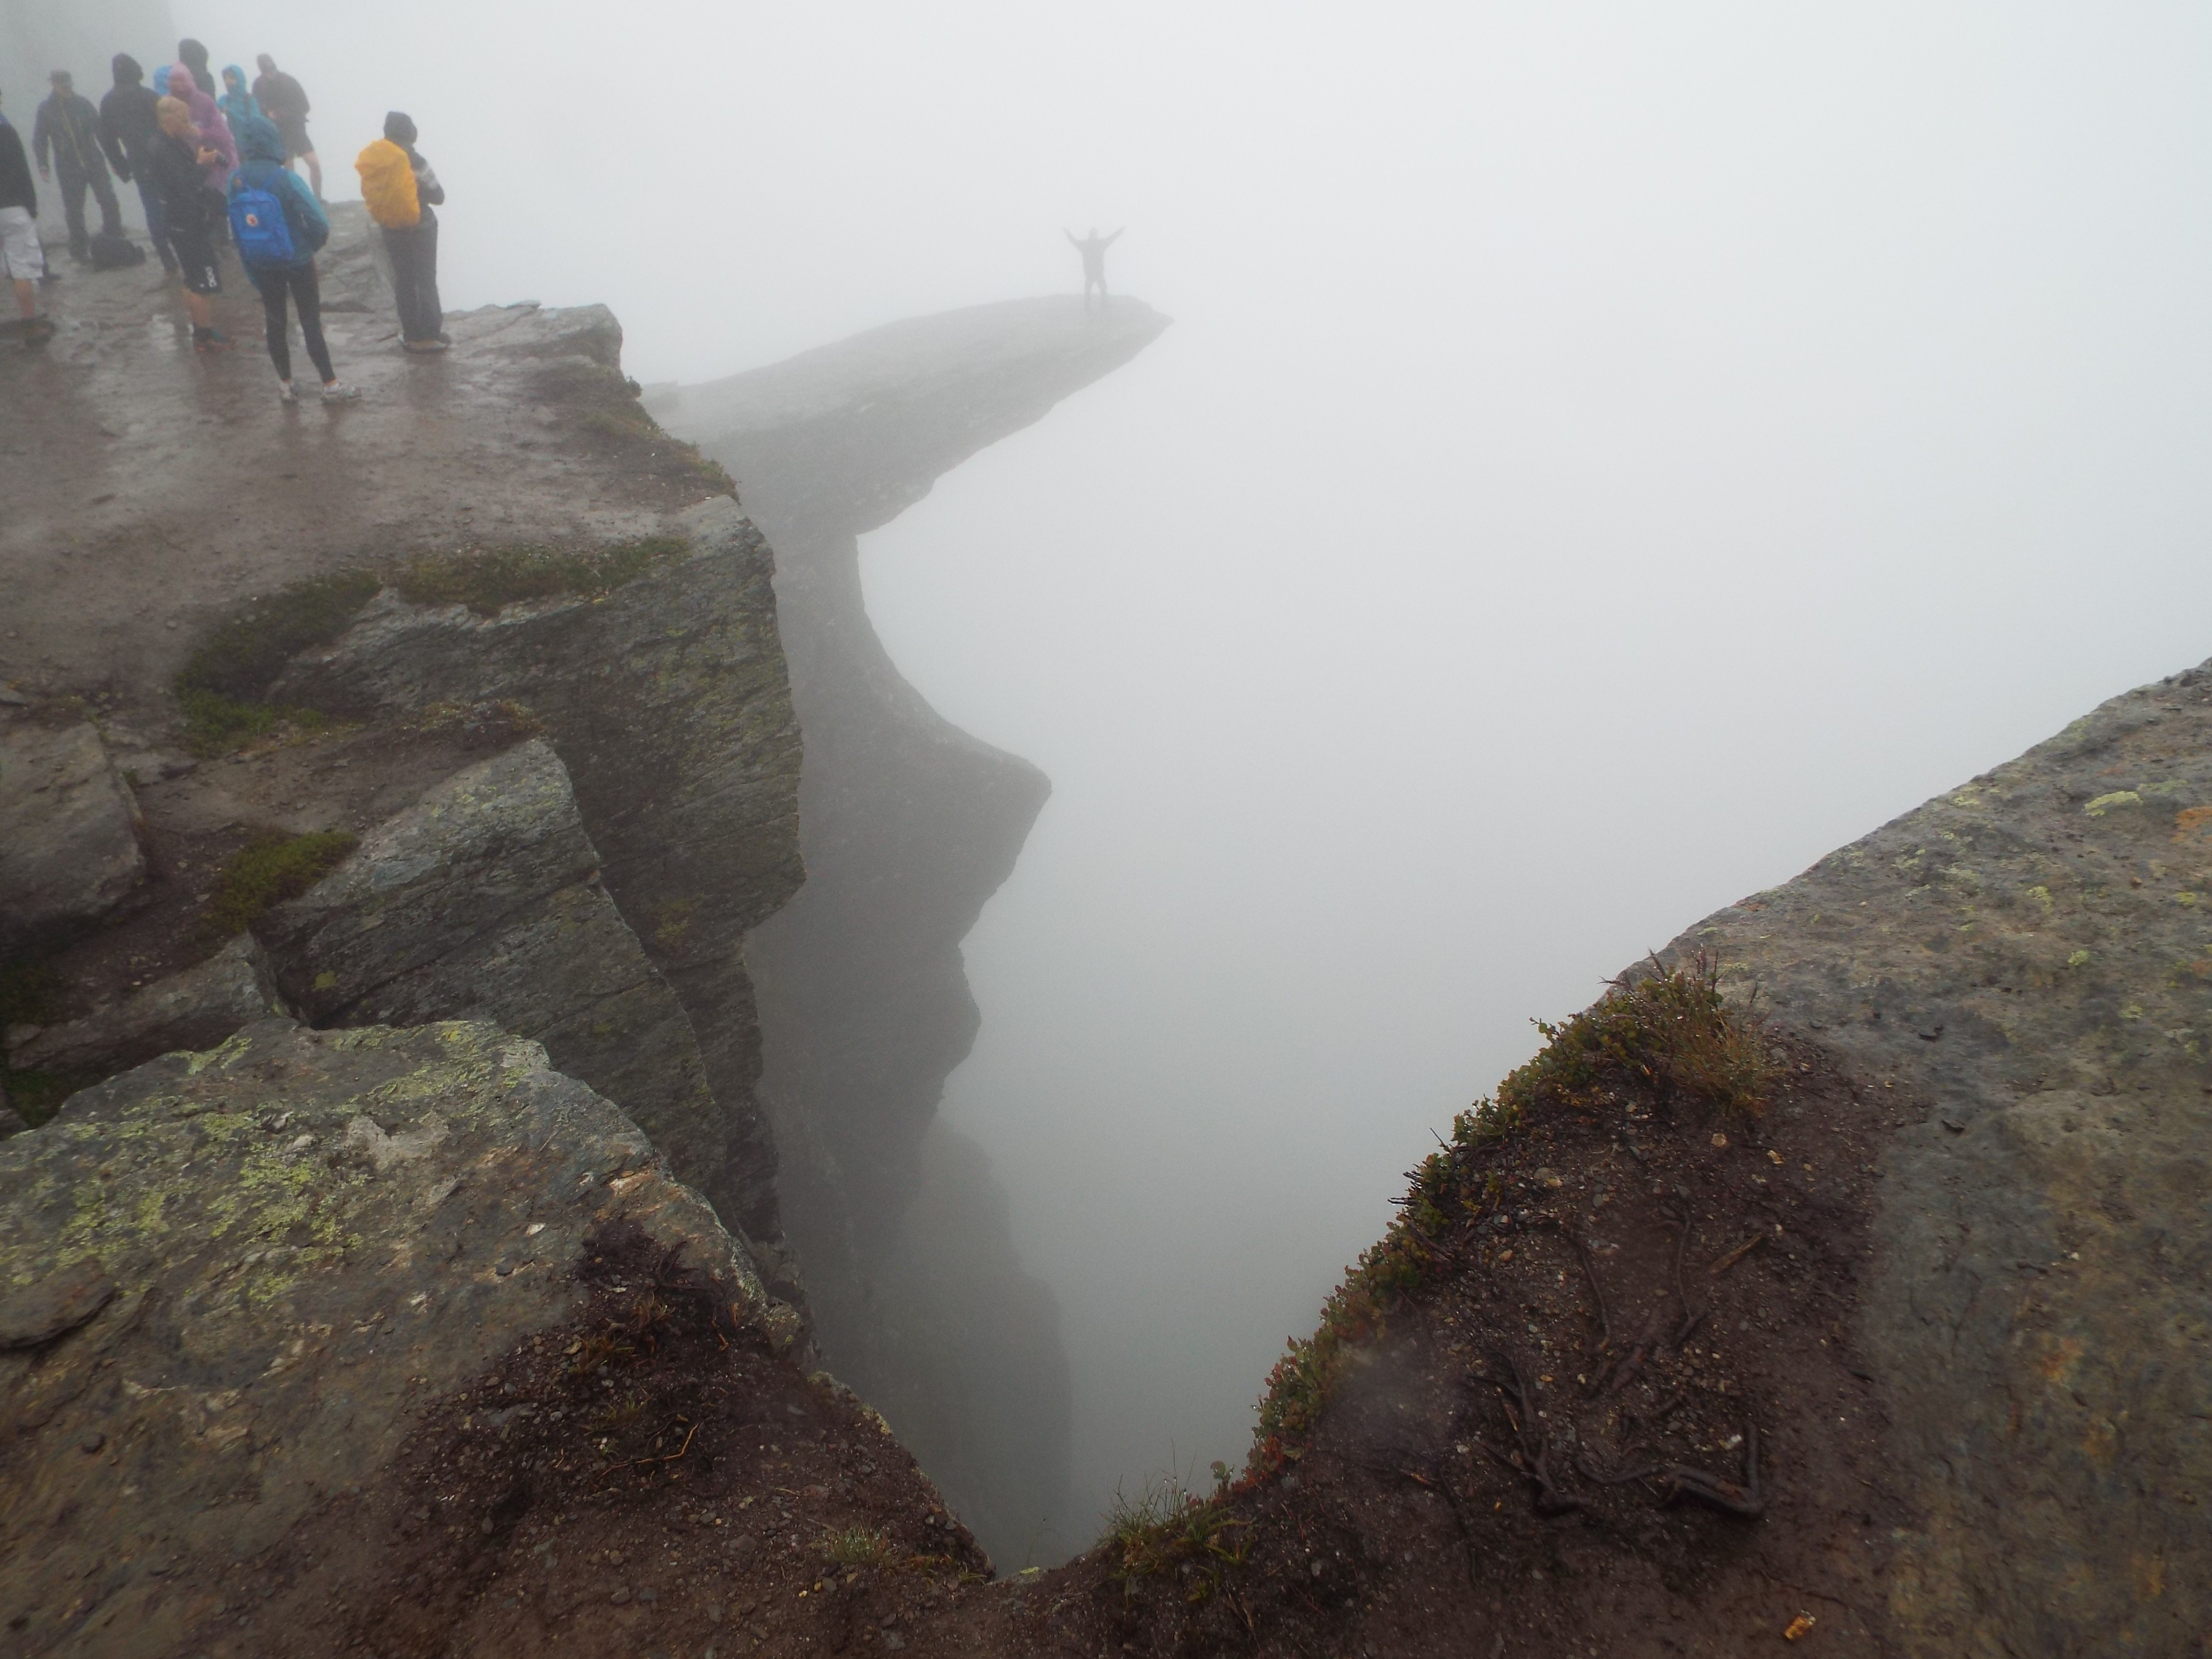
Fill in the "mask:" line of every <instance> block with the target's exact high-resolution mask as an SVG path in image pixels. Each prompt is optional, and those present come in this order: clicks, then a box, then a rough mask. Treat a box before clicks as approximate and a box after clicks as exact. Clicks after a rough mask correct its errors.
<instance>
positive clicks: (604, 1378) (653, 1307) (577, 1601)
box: [252, 1226, 989, 1659]
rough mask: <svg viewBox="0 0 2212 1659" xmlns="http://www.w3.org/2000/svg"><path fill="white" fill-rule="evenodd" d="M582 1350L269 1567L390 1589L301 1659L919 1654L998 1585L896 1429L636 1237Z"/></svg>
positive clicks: (551, 1345) (291, 1636) (406, 1449)
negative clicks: (336, 1574) (358, 1577)
mask: <svg viewBox="0 0 2212 1659" xmlns="http://www.w3.org/2000/svg"><path fill="white" fill-rule="evenodd" d="M580 1277H581V1279H582V1285H583V1288H584V1290H585V1291H586V1297H587V1300H586V1304H585V1307H584V1310H583V1312H582V1314H581V1316H580V1317H579V1318H578V1319H576V1320H575V1321H574V1322H572V1323H570V1324H569V1325H568V1326H566V1327H563V1328H560V1329H557V1330H555V1331H552V1332H549V1333H547V1334H544V1335H542V1336H539V1337H537V1338H533V1339H532V1340H530V1341H529V1342H527V1343H526V1344H525V1345H523V1346H520V1347H519V1348H518V1349H517V1350H516V1351H514V1352H511V1353H508V1354H507V1355H506V1356H504V1357H503V1358H501V1359H500V1360H498V1361H497V1362H496V1363H495V1364H493V1365H492V1366H491V1367H490V1369H489V1370H488V1371H487V1372H486V1374H485V1375H484V1376H483V1378H482V1380H481V1381H480V1382H479V1383H477V1385H476V1386H475V1387H474V1388H472V1389H471V1390H469V1391H468V1392H466V1393H465V1394H462V1395H458V1396H454V1397H452V1398H449V1399H447V1400H445V1401H441V1402H440V1403H439V1404H438V1405H436V1406H435V1407H432V1408H431V1409H430V1410H429V1411H428V1413H427V1414H426V1415H425V1417H424V1419H422V1423H421V1424H420V1425H419V1426H418V1427H417V1428H416V1430H415V1431H414V1432H413V1433H412V1434H411V1435H410V1437H409V1438H408V1440H407V1441H406V1443H405V1444H404V1446H403V1447H402V1449H401V1451H400V1454H399V1457H398V1465H397V1468H395V1469H394V1470H393V1471H392V1474H391V1476H390V1478H389V1479H387V1480H383V1481H380V1483H379V1484H378V1486H377V1488H376V1491H375V1494H374V1497H373V1498H371V1499H370V1500H368V1502H367V1503H366V1504H358V1503H355V1502H350V1501H347V1502H341V1503H339V1504H334V1505H332V1506H331V1509H330V1510H328V1511H327V1512H326V1514H325V1517H324V1519H323V1521H322V1522H321V1523H320V1524H319V1525H315V1526H310V1527H307V1528H301V1529H300V1530H299V1532H298V1533H297V1534H295V1536H294V1537H293V1538H291V1539H289V1540H288V1541H286V1543H285V1545H284V1546H283V1547H282V1548H281V1549H279V1550H277V1551H275V1552H272V1553H270V1555H269V1557H268V1558H266V1559H264V1560H263V1561H261V1562H259V1563H257V1564H255V1565H254V1567H253V1569H252V1576H253V1577H256V1578H258V1579H261V1580H264V1581H266V1582H271V1583H275V1584H278V1585H282V1584H284V1583H287V1582H289V1580H290V1579H291V1578H293V1577H295V1575H297V1574H300V1573H302V1572H304V1571H307V1570H308V1569H307V1563H310V1562H312V1561H313V1559H318V1558H323V1559H327V1558H328V1557H329V1556H330V1555H331V1553H333V1552H336V1551H337V1550H339V1549H340V1548H341V1547H347V1546H345V1545H343V1544H342V1541H344V1540H351V1541H352V1543H351V1545H350V1547H353V1548H355V1549H356V1550H357V1551H358V1552H359V1553H360V1554H361V1555H362V1557H363V1558H365V1559H371V1560H374V1561H377V1562H378V1563H380V1566H379V1568H378V1570H377V1571H376V1574H375V1576H374V1577H373V1578H370V1579H368V1580H366V1581H357V1582H356V1583H353V1584H351V1585H349V1586H348V1587H347V1588H346V1589H344V1590H343V1592H342V1598H343V1603H344V1605H343V1606H342V1607H337V1606H334V1607H331V1608H330V1609H329V1610H328V1611H327V1612H326V1613H325V1614H324V1615H323V1616H322V1617H321V1618H320V1620H319V1621H318V1622H316V1623H315V1624H314V1625H313V1627H312V1628H310V1629H307V1630H306V1631H301V1630H300V1629H298V1628H296V1627H295V1628H294V1629H293V1630H290V1631H289V1632H286V1633H285V1638H284V1639H286V1640H287V1641H290V1642H293V1643H295V1644H298V1645H296V1646H295V1647H293V1648H291V1649H289V1650H290V1651H314V1652H343V1651H348V1650H367V1651H369V1652H373V1653H375V1654H378V1655H380V1656H383V1659H412V1656H430V1655H438V1656H444V1655H447V1654H449V1653H453V1652H455V1651H459V1652H465V1653H469V1654H471V1655H504V1654H516V1655H521V1654H532V1655H535V1654H548V1653H550V1654H562V1653H575V1654H601V1653H632V1652H635V1653H647V1652H667V1653H671V1654H673V1653H684V1654H686V1655H696V1654H699V1653H701V1652H703V1651H706V1650H710V1649H713V1650H717V1651H719V1652H722V1653H728V1654H735V1653H746V1652H752V1651H756V1650H767V1651H775V1652H793V1653H795V1652H801V1651H815V1652H820V1651H861V1652H867V1651H896V1650H898V1649H899V1648H900V1647H901V1646H902V1645H905V1644H907V1642H908V1632H912V1631H913V1630H914V1629H915V1626H917V1625H918V1624H920V1623H921V1622H923V1621H926V1620H931V1619H933V1617H935V1616H937V1614H938V1613H939V1610H941V1608H942V1607H944V1606H945V1604H946V1602H947V1601H948V1600H951V1599H954V1598H957V1596H958V1595H959V1594H960V1593H961V1590H962V1587H963V1583H964V1584H974V1583H980V1582H981V1578H982V1577H983V1576H984V1575H985V1574H987V1571H989V1564H988V1562H987V1561H986V1560H985V1559H984V1558H983V1557H982V1555H981V1553H980V1552H979V1551H978V1550H977V1549H976V1548H975V1543H974V1541H973V1540H972V1539H971V1538H970V1537H969V1534H967V1532H966V1531H965V1529H964V1528H961V1527H960V1526H959V1525H958V1524H957V1522H953V1521H952V1520H951V1517H950V1516H947V1515H946V1514H945V1510H944V1508H943V1505H942V1504H941V1503H940V1502H939V1500H938V1498H937V1497H936V1494H935V1492H934V1491H933V1488H932V1487H931V1486H929V1484H928V1482H927V1480H925V1479H924V1478H923V1477H922V1475H921V1472H920V1470H919V1469H918V1468H916V1466H915V1462H914V1460H913V1459H912V1458H911V1457H909V1456H908V1455H907V1454H906V1453H905V1452H904V1451H902V1449H900V1448H899V1446H898V1445H897V1443H896V1442H895V1441H894V1440H893V1439H892V1438H891V1437H890V1432H889V1431H888V1430H887V1429H886V1428H885V1427H884V1424H883V1422H882V1420H881V1419H878V1418H876V1417H875V1416H874V1415H873V1414H872V1413H869V1412H868V1411H867V1410H866V1408H865V1407H862V1406H861V1405H860V1403H859V1402H858V1401H856V1400H854V1397H853V1396H852V1395H850V1394H849V1393H848V1392H847V1391H846V1390H844V1389H842V1388H840V1387H838V1386H837V1385H836V1383H832V1382H830V1381H829V1379H827V1378H826V1377H822V1376H815V1377H812V1378H810V1377H809V1376H806V1375H805V1374H804V1373H802V1372H801V1371H800V1370H798V1369H797V1368H796V1367H794V1366H793V1365H792V1364H789V1363H788V1362H787V1361H784V1360H780V1359H777V1358H773V1357H772V1356H771V1355H770V1354H769V1352H767V1350H766V1349H765V1347H764V1346H763V1344H762V1340H761V1339H760V1337H759V1336H758V1334H757V1333H753V1332H750V1331H744V1330H740V1329H739V1328H738V1327H737V1326H736V1325H734V1324H733V1323H732V1321H731V1319H730V1316H729V1312H728V1310H727V1309H726V1308H725V1307H723V1306H721V1305H720V1304H718V1303H717V1302H716V1300H715V1299H714V1297H713V1296H712V1295H711V1294H710V1293H709V1291H708V1288H707V1287H706V1285H704V1283H703V1281H702V1279H699V1278H698V1277H697V1276H696V1274H694V1273H691V1272H690V1270H689V1269H688V1268H687V1267H685V1266H684V1263H683V1262H682V1261H680V1260H678V1258H676V1257H675V1256H672V1255H670V1254H669V1253H667V1252H666V1251H665V1250H664V1249H662V1248H661V1247H660V1246H659V1245H658V1244H656V1243H653V1241H651V1240H650V1239H648V1238H647V1237H646V1236H645V1235H644V1234H643V1233H641V1232H640V1231H637V1230H636V1229H635V1227H630V1226H618V1227H616V1228H611V1229H609V1230H607V1231H603V1232H602V1233H601V1234H599V1235H598V1236H597V1237H595V1238H594V1239H593V1240H592V1243H591V1246H590V1250H589V1255H588V1256H587V1258H586V1265H585V1267H584V1268H583V1270H582V1272H581V1274H580Z"/></svg>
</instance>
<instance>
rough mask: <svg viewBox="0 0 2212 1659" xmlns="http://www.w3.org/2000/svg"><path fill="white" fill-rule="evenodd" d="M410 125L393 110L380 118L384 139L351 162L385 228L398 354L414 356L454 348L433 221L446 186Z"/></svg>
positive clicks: (370, 213)
mask: <svg viewBox="0 0 2212 1659" xmlns="http://www.w3.org/2000/svg"><path fill="white" fill-rule="evenodd" d="M415 139H416V129H415V123H414V121H413V120H412V119H410V118H409V117H408V116H406V115H405V114H404V113H402V112H400V111H398V110H393V111H392V112H391V113H390V114H389V115H387V116H386V117H385V118H384V137H381V138H379V139H377V140H376V141H375V142H374V143H371V144H370V145H369V146H368V148H367V149H364V150H362V153H361V154H360V155H356V157H354V162H353V166H354V171H355V172H356V173H359V174H361V196H362V201H364V202H365V203H367V204H368V216H369V217H370V218H372V219H374V220H375V221H376V222H377V223H378V224H379V225H380V226H382V227H383V229H384V246H385V250H386V252H388V253H390V254H391V256H392V292H393V295H394V297H395V298H396V299H397V300H398V302H399V333H400V338H401V341H402V349H404V350H406V351H408V352H410V353H413V354H415V355H416V356H427V355H428V354H430V353H433V352H439V351H443V350H444V349H446V348H447V346H449V345H451V344H453V341H452V339H451V338H450V337H448V336H447V333H446V313H445V307H444V303H443V302H442V301H441V300H440V299H439V297H438V216H437V215H436V214H435V213H433V212H432V211H431V209H432V208H434V207H435V206H436V205H437V204H440V203H441V202H443V201H444V200H445V199H446V189H445V186H444V185H441V184H440V183H439V182H438V175H437V174H436V173H433V172H432V171H431V170H430V164H429V163H428V161H424V160H423V159H422V155H421V153H420V152H419V151H417V150H416V148H415Z"/></svg>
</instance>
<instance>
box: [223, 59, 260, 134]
mask: <svg viewBox="0 0 2212 1659" xmlns="http://www.w3.org/2000/svg"><path fill="white" fill-rule="evenodd" d="M215 102H216V108H217V109H220V110H221V111H222V118H223V119H224V120H226V121H228V122H229V123H230V130H231V131H233V132H236V131H238V128H239V124H240V122H242V121H244V120H245V119H246V118H247V117H248V116H252V115H258V114H260V113H261V112H262V109H261V106H260V105H259V104H258V103H256V102H255V101H254V98H253V94H252V93H250V92H248V91H247V90H246V71H245V70H242V69H240V68H239V66H238V65H237V64H224V65H223V66H222V97H220V98H218V99H216V100H215Z"/></svg>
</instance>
